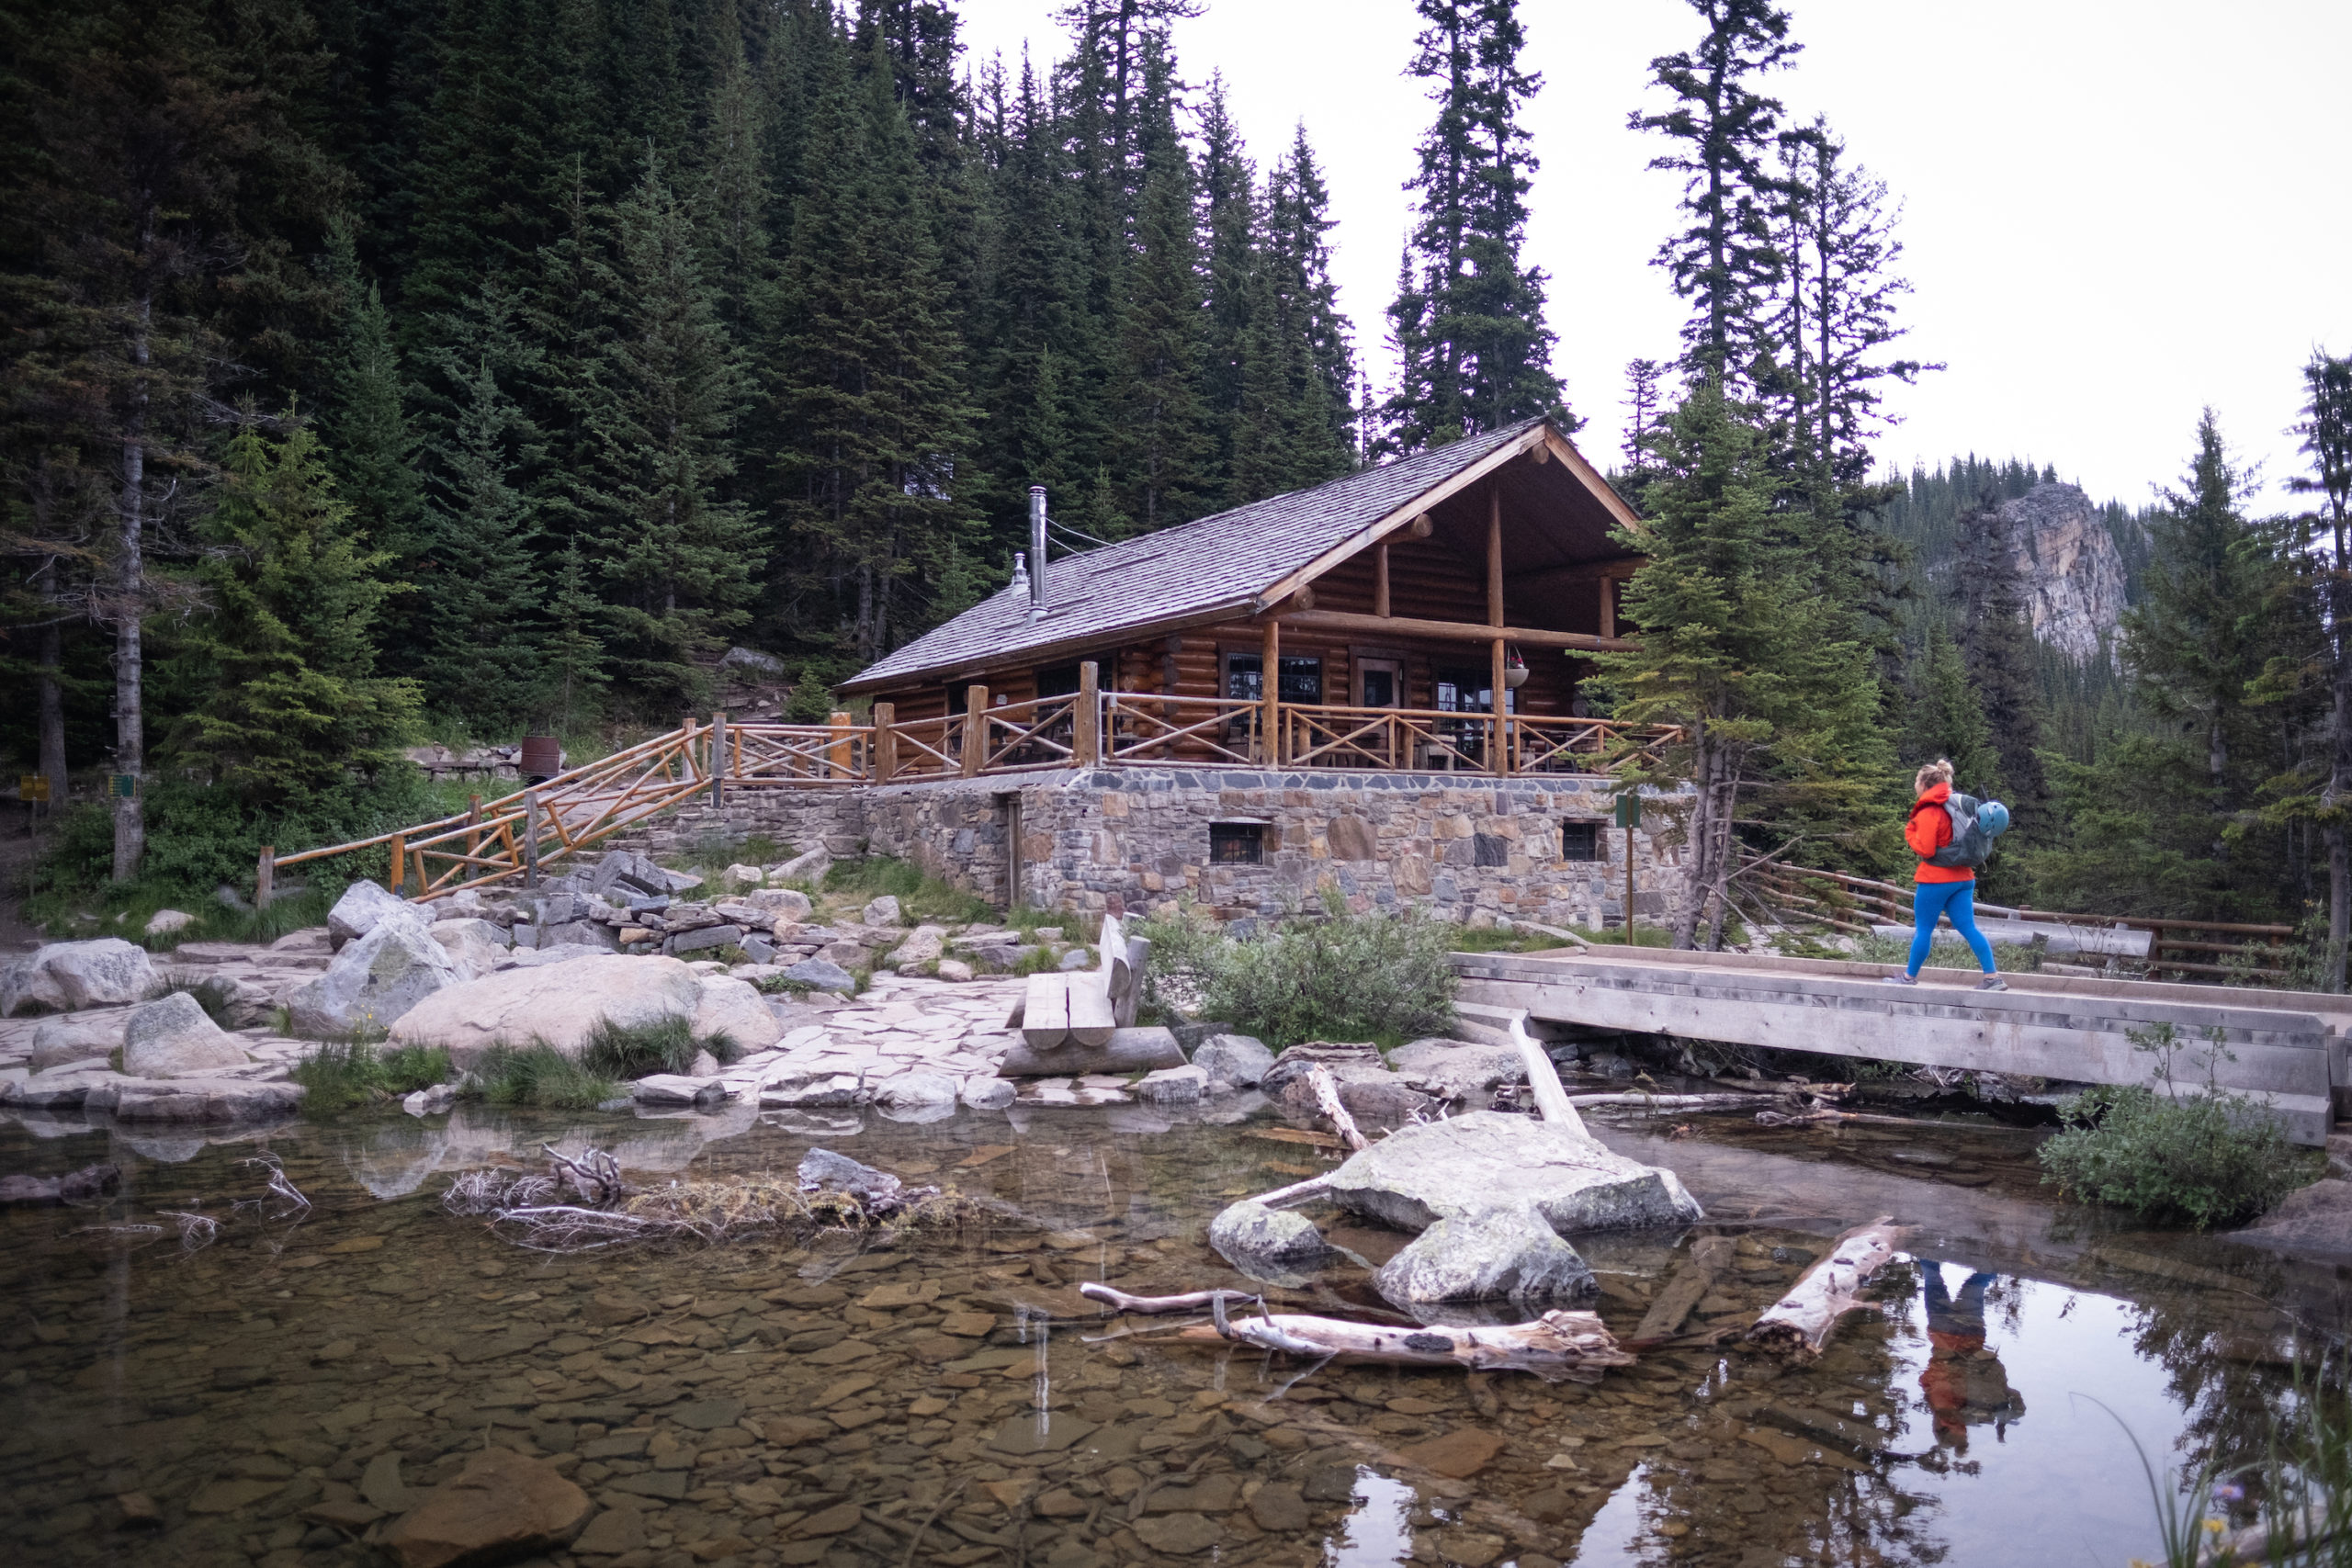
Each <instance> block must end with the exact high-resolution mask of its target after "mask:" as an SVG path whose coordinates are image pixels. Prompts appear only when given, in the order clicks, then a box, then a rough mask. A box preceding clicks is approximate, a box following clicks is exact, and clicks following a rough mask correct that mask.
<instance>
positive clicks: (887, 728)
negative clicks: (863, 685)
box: [869, 703, 899, 784]
mask: <svg viewBox="0 0 2352 1568" xmlns="http://www.w3.org/2000/svg"><path fill="white" fill-rule="evenodd" d="M898 722H899V705H898V704H896V703H876V704H875V705H874V755H873V757H872V758H870V759H869V761H870V762H871V763H872V766H873V769H874V782H875V783H876V784H888V783H889V782H890V778H891V775H892V774H894V773H897V772H898V771H899V732H898V731H897V730H896V729H894V728H891V726H893V725H895V724H897V723H898Z"/></svg>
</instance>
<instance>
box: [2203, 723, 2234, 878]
mask: <svg viewBox="0 0 2352 1568" xmlns="http://www.w3.org/2000/svg"><path fill="white" fill-rule="evenodd" d="M2229 768H2230V740H2229V737H2228V736H2227V735H2226V734H2224V733H2223V732H2222V710H2221V705H2220V704H2218V703H2217V704H2215V705H2214V708H2213V717H2212V720H2211V722H2210V723H2209V724H2208V725H2207V726H2206V728H2205V776H2206V778H2207V780H2208V781H2209V782H2210V784H2211V787H2212V791H2213V814H2214V817H2215V818H2216V820H2215V823H2214V828H2213V863H2215V864H2216V865H2221V866H2227V865H2228V864H2229V863H2230V840H2229V839H2228V838H2227V837H2226V836H2225V835H2224V834H2223V833H2222V824H2223V823H2226V822H2227V821H2228V820H2229V796H2228V795H2227V793H2226V791H2227V789H2228V787H2229V786H2228V782H2227V774H2228V773H2229Z"/></svg>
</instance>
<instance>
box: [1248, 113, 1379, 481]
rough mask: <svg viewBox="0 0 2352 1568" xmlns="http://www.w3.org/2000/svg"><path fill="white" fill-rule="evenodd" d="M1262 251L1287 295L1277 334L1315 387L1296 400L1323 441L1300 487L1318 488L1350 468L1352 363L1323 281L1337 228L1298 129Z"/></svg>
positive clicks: (1335, 288) (1311, 446) (1273, 182)
mask: <svg viewBox="0 0 2352 1568" xmlns="http://www.w3.org/2000/svg"><path fill="white" fill-rule="evenodd" d="M1266 203H1267V207H1268V209H1269V215H1268V219H1267V226H1266V227H1267V234H1266V239H1265V242H1264V243H1265V245H1266V247H1267V249H1268V250H1269V251H1270V252H1272V254H1273V255H1274V256H1275V257H1276V258H1277V260H1278V265H1279V267H1280V273H1279V276H1280V277H1281V278H1282V280H1283V288H1287V289H1288V290H1289V291H1290V293H1291V296H1292V303H1291V308H1290V314H1289V316H1288V318H1287V320H1286V322H1285V329H1286V331H1287V333H1289V335H1290V336H1291V337H1292V338H1294V339H1303V340H1304V342H1305V345H1306V357H1307V364H1308V368H1309V371H1310V373H1311V374H1312V376H1313V378H1314V381H1315V387H1314V389H1313V390H1312V391H1311V392H1306V393H1303V394H1302V397H1303V399H1305V400H1311V401H1303V403H1302V410H1303V412H1305V411H1306V410H1309V409H1312V408H1313V407H1316V406H1318V405H1319V407H1320V410H1321V413H1322V417H1323V420H1324V421H1325V423H1327V424H1328V425H1329V440H1328V441H1326V440H1322V439H1310V440H1309V441H1308V443H1307V446H1306V453H1305V455H1304V457H1303V458H1302V468H1301V474H1302V478H1301V481H1300V482H1302V483H1307V484H1319V483H1321V482H1322V481H1323V480H1324V479H1332V478H1336V477H1337V476H1339V475H1340V474H1343V473H1345V472H1346V471H1347V470H1348V469H1349V468H1351V466H1353V463H1354V460H1355V452H1356V446H1357V443H1358V421H1357V413H1356V396H1355V390H1356V360H1355V344H1354V343H1353V341H1352V332H1353V329H1352V328H1351V326H1350V325H1349V322H1348V318H1347V317H1346V315H1345V314H1343V313H1342V312H1341V311H1340V290H1339V285H1338V284H1337V283H1336V282H1334V281H1333V279H1332V276H1331V243H1330V241H1329V238H1328V237H1327V236H1329V233H1330V231H1331V230H1332V229H1333V228H1334V227H1336V226H1337V220H1335V219H1333V218H1332V216H1331V192H1330V188H1329V186H1326V185H1325V184H1324V182H1323V171H1322V168H1321V166H1320V165H1319V164H1317V162H1316V158H1315V149H1314V147H1313V146H1312V145H1310V144H1309V143H1308V141H1307V139H1306V124H1305V122H1303V121H1302V122H1301V123H1300V125H1299V127H1298V130H1297V133H1296V134H1295V136H1294V137H1293V138H1292V140H1291V148H1290V155H1289V156H1288V157H1287V158H1285V159H1283V161H1282V162H1281V163H1280V164H1276V165H1275V167H1274V172H1273V175H1272V178H1271V179H1270V180H1269V181H1268V184H1267V190H1266Z"/></svg>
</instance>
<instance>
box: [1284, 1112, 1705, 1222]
mask: <svg viewBox="0 0 2352 1568" xmlns="http://www.w3.org/2000/svg"><path fill="white" fill-rule="evenodd" d="M1323 1180H1324V1183H1325V1186H1326V1190H1327V1191H1328V1194H1329V1198H1330V1201H1333V1202H1335V1203H1337V1204H1339V1205H1340V1207H1341V1208H1344V1209H1349V1210H1351V1211H1353V1212H1354V1213H1359V1214H1363V1215H1364V1216H1366V1217H1367V1218H1371V1219H1375V1220H1378V1221H1380V1222H1381V1223H1382V1224H1388V1225H1393V1226H1395V1227H1396V1228H1397V1229H1398V1230H1408V1231H1420V1230H1426V1229H1428V1228H1429V1227H1430V1225H1432V1224H1436V1223H1437V1222H1438V1221H1440V1220H1442V1219H1446V1218H1449V1217H1452V1216H1454V1215H1463V1214H1482V1213H1488V1212H1490V1211H1491V1210H1492V1209H1493V1208H1494V1205H1495V1200H1496V1194H1498V1193H1509V1194H1510V1198H1511V1200H1512V1201H1514V1202H1518V1203H1527V1204H1532V1206H1533V1207H1534V1208H1535V1210H1536V1211H1537V1212H1538V1213H1541V1214H1542V1215H1543V1216H1544V1220H1545V1222H1546V1223H1548V1224H1550V1225H1551V1227H1552V1228H1553V1230H1555V1231H1556V1232H1558V1233H1559V1234H1560V1235H1576V1234H1577V1233H1578V1232H1582V1231H1605V1230H1632V1229H1637V1228H1640V1227H1642V1226H1646V1225H1674V1224H1689V1223H1690V1222H1691V1221H1693V1220H1698V1219H1702V1218H1703V1217H1704V1215H1703V1213H1702V1212H1701V1210H1700V1208H1699V1204H1698V1201H1696V1200H1695V1199H1693V1198H1692V1197H1691V1194H1690V1193H1689V1192H1688V1191H1687V1190H1684V1188H1683V1186H1682V1182H1681V1180H1680V1179H1679V1178H1678V1177H1676V1176H1675V1174H1674V1173H1673V1172H1672V1171H1670V1170H1665V1169H1661V1168H1658V1167H1656V1166H1647V1165H1643V1164H1641V1163H1640V1162H1639V1161H1637V1160H1632V1159H1628V1158H1626V1157H1625V1156H1623V1155H1619V1154H1612V1153H1611V1152H1610V1151H1609V1150H1608V1149H1606V1148H1604V1147H1602V1146H1601V1145H1600V1143H1598V1142H1597V1141H1595V1140H1594V1139H1592V1138H1589V1137H1586V1136H1584V1135H1582V1134H1577V1133H1572V1132H1570V1131H1568V1130H1567V1129H1566V1128H1565V1127H1561V1126H1556V1125H1555V1124H1553V1123H1551V1122H1538V1121H1535V1120H1533V1119H1532V1118H1530V1117H1526V1116H1510V1115H1505V1114H1504V1113H1502V1112H1501V1111H1469V1112H1467V1113H1465V1114H1464V1115H1460V1116H1453V1117H1449V1118H1447V1119H1446V1120H1444V1121H1441V1122H1419V1123H1416V1124H1414V1125H1411V1126H1407V1127H1400V1128H1398V1129H1397V1131H1396V1132H1394V1133H1392V1134H1389V1135H1388V1136H1387V1137H1385V1138H1383V1139H1381V1140H1380V1141H1379V1142H1377V1143H1375V1144H1374V1145H1371V1146H1370V1147H1368V1148H1365V1149H1363V1150H1360V1151H1359V1152H1357V1153H1356V1154H1354V1155H1351V1156H1349V1158H1348V1160H1347V1161H1346V1163H1345V1164H1343V1165H1341V1166H1340V1168H1338V1169H1337V1170H1334V1171H1332V1172H1331V1173H1330V1174H1329V1176H1327V1177H1325V1178H1324V1179H1323Z"/></svg>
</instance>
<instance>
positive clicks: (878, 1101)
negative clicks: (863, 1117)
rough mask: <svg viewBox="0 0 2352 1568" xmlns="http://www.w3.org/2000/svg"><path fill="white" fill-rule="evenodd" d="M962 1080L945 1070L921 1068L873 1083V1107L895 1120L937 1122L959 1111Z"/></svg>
mask: <svg viewBox="0 0 2352 1568" xmlns="http://www.w3.org/2000/svg"><path fill="white" fill-rule="evenodd" d="M962 1088H963V1085H962V1083H961V1082H960V1081H959V1080H957V1079H956V1078H952V1077H948V1076H947V1075H946V1074H945V1073H940V1072H931V1071H928V1070H923V1069H918V1070H916V1071H914V1072H910V1073H898V1074H895V1075H893V1076H892V1077H887V1078H882V1079H880V1080H878V1081H876V1084H875V1085H874V1108H875V1109H876V1111H880V1112H881V1113H882V1114H883V1115H884V1116H886V1117H888V1118H889V1119H890V1120H891V1121H893V1122H937V1121H942V1120H944V1119H945V1118H947V1117H949V1116H953V1115H954V1114H955V1113H956V1095H957V1093H958V1092H959V1091H960V1090H961V1089H962Z"/></svg>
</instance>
